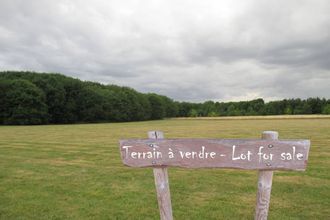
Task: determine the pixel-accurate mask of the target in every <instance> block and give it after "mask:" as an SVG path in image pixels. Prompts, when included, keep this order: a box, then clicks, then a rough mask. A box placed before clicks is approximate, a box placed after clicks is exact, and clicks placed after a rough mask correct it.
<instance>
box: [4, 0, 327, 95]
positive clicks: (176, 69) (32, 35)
mask: <svg viewBox="0 0 330 220" xmlns="http://www.w3.org/2000/svg"><path fill="white" fill-rule="evenodd" d="M0 70H33V71H43V72H59V73H63V74H65V75H68V76H73V77H76V78H80V79H82V80H91V81H97V82H101V83H105V84H117V85H124V86H130V87H132V88H134V89H136V90H138V91H141V92H156V93H159V94H163V95H167V96H169V97H171V98H173V99H175V100H186V101H205V100H215V101H229V100H250V99H254V98H259V97H261V98H264V99H266V100H268V101H269V100H274V99H282V98H292V97H300V98H306V97H316V96H319V97H326V98H330V1H328V0H324V1H318V0H310V1H303V0H297V1H290V0H285V1H280V0H274V1H269V0H267V1H264V0H259V1H249V0H244V1H242V0H240V1H238V0H237V1H233V0H231V1H219V0H213V1H210V0H199V1H193V0H187V1H184V0H141V1H130V0H118V1H112V0H93V1H90V0H89V1H88V0H49V1H45V0H29V1H26V0H0Z"/></svg>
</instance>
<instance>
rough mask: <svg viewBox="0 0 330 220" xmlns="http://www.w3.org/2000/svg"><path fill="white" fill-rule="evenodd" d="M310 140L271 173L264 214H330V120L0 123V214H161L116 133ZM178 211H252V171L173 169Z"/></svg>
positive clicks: (150, 183) (236, 214) (145, 175)
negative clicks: (305, 150)
mask: <svg viewBox="0 0 330 220" xmlns="http://www.w3.org/2000/svg"><path fill="white" fill-rule="evenodd" d="M149 130H161V131H163V132H164V134H165V136H166V137H167V138H183V137H193V138H201V137H203V138H259V137H260V134H261V132H262V131H263V130H276V131H278V132H279V134H280V138H283V139H289V138H293V139H311V142H312V146H311V152H310V156H309V164H308V168H307V171H306V172H284V171H278V172H275V174H274V178H273V188H272V197H271V205H270V213H269V219H322V220H323V219H330V159H329V158H330V119H329V118H322V119H320V118H314V119H310V118H295V119H290V118H285V119H281V118H275V119H274V118H272V119H262V118H258V119H257V120H256V119H245V120H221V119H219V120H201V119H190V120H162V121H151V122H133V123H110V124H86V125H52V126H1V127H0V219H6V220H7V219H33V220H35V219H158V218H159V213H158V207H157V200H156V194H155V187H154V180H153V174H152V169H150V168H144V169H137V168H129V167H124V166H123V165H122V162H121V160H120V155H119V147H118V140H119V139H124V138H146V135H147V134H146V133H147V131H149ZM169 176H170V188H171V196H172V205H173V214H174V218H175V219H253V216H254V207H255V197H256V188H257V185H256V183H257V172H256V171H238V170H225V169H198V170H192V169H179V168H170V169H169Z"/></svg>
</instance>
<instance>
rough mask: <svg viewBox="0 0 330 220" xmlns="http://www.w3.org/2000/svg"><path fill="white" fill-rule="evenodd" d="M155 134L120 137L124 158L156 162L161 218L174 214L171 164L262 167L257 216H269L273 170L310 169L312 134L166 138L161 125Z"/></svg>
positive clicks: (260, 219) (141, 164)
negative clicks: (291, 137)
mask: <svg viewBox="0 0 330 220" xmlns="http://www.w3.org/2000/svg"><path fill="white" fill-rule="evenodd" d="M148 137H149V139H130V140H121V141H120V153H121V158H122V160H123V163H124V164H125V165H127V166H131V167H153V173H154V177H155V185H156V191H157V200H158V206H159V211H160V219H161V220H172V219H173V216H172V205H171V196H170V188H169V180H168V172H167V167H168V166H177V167H186V168H207V167H210V168H211V167H218V168H234V169H248V170H259V174H258V176H259V177H258V184H257V186H258V191H257V200H256V211H255V218H254V219H255V220H265V219H267V216H268V210H269V203H270V194H271V188H272V179H273V170H299V171H304V170H305V169H306V166H307V160H308V153H309V148H310V141H309V140H278V133H277V132H276V131H264V132H262V135H261V139H164V136H163V133H162V132H160V131H150V132H148Z"/></svg>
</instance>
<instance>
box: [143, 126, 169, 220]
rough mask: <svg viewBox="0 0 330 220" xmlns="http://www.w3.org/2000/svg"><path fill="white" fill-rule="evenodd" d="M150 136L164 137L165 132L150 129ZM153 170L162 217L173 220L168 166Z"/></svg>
mask: <svg viewBox="0 0 330 220" xmlns="http://www.w3.org/2000/svg"><path fill="white" fill-rule="evenodd" d="M148 137H149V138H150V139H163V138H164V134H163V132H160V131H149V132H148ZM153 171H154V177H155V185H156V191H157V200H158V207H159V212H160V219H161V220H172V219H173V216H172V205H171V195H170V187H169V181H168V173H167V167H155V168H153Z"/></svg>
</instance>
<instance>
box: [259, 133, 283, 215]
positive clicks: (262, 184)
mask: <svg viewBox="0 0 330 220" xmlns="http://www.w3.org/2000/svg"><path fill="white" fill-rule="evenodd" d="M261 138H262V139H266V140H277V139H278V132H276V131H264V132H262V136H261ZM268 147H270V146H268ZM272 180H273V171H268V170H260V171H259V179H258V193H257V203H256V213H255V218H254V219H255V220H267V216H268V209H269V202H270V193H271V190H272Z"/></svg>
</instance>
